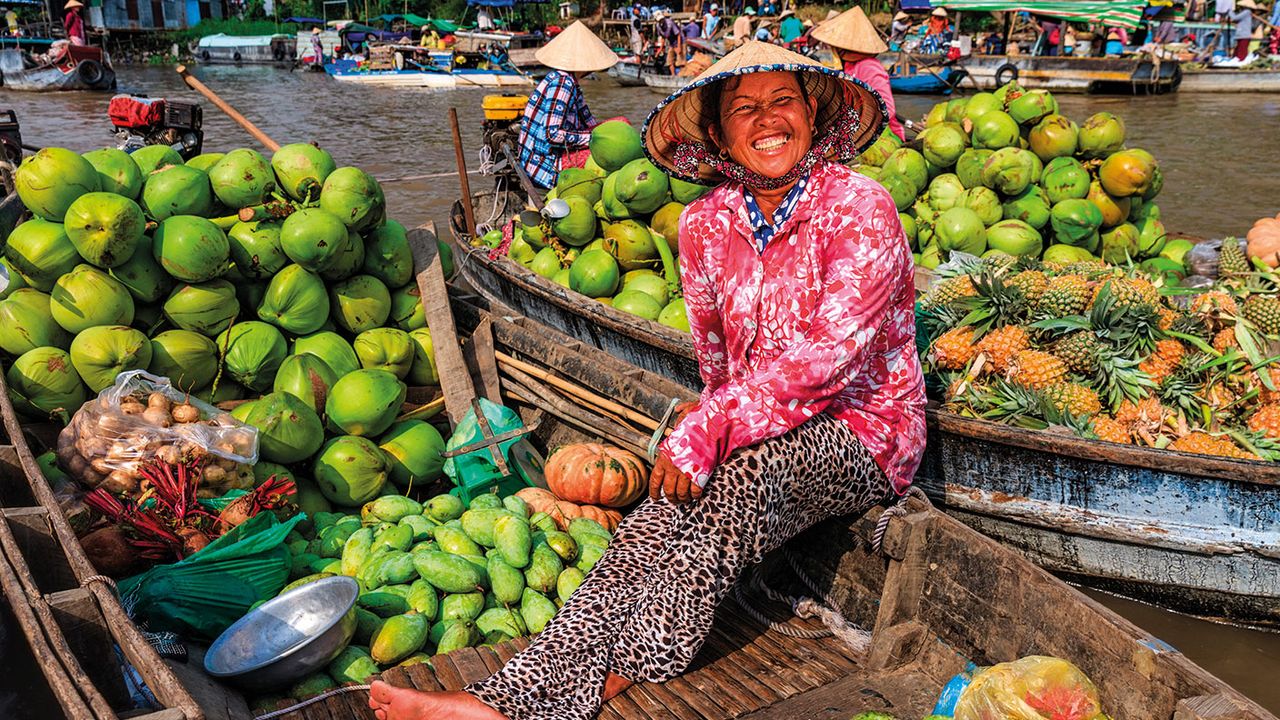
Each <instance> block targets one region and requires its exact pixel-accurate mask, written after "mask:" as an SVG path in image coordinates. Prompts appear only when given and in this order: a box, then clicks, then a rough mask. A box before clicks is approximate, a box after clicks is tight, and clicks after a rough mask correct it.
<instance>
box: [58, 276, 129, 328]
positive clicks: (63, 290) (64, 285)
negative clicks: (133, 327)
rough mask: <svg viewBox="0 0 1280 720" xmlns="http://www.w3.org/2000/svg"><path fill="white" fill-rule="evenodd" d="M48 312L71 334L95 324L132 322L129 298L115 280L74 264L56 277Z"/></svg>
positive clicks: (125, 323) (125, 290) (123, 288)
mask: <svg viewBox="0 0 1280 720" xmlns="http://www.w3.org/2000/svg"><path fill="white" fill-rule="evenodd" d="M49 309H50V312H52V313H53V319H54V321H56V322H57V323H58V324H59V325H61V326H62V328H63V329H64V330H66V331H67V332H69V333H72V334H75V333H78V332H82V331H84V330H86V329H88V328H91V327H93V326H95V325H128V324H129V323H131V322H133V296H132V295H130V294H129V289H128V288H126V287H125V286H124V284H123V283H121V282H120V281H119V280H116V279H115V278H113V277H111V276H110V275H108V274H107V273H105V272H103V271H102V270H100V269H98V268H96V267H93V266H92V265H77V266H76V267H75V269H73V270H72V271H71V272H69V273H67V274H66V275H63V276H62V277H60V278H58V282H57V283H55V284H54V286H53V292H51V293H50V303H49Z"/></svg>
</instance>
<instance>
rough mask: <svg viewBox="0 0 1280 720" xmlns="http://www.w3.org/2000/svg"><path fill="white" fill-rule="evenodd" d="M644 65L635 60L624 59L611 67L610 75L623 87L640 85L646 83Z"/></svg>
mask: <svg viewBox="0 0 1280 720" xmlns="http://www.w3.org/2000/svg"><path fill="white" fill-rule="evenodd" d="M642 73H644V67H643V66H642V65H641V64H640V63H638V62H635V61H634V60H623V61H622V62H620V63H618V64H617V65H614V66H613V67H611V68H609V70H608V75H609V77H611V78H613V79H614V80H615V81H616V82H617V83H618V84H619V85H621V86H623V87H639V86H642V85H644V78H643V77H641V75H642Z"/></svg>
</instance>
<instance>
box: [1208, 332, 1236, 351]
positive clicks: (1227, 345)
mask: <svg viewBox="0 0 1280 720" xmlns="http://www.w3.org/2000/svg"><path fill="white" fill-rule="evenodd" d="M1239 347H1240V343H1239V342H1238V341H1237V340H1236V329H1235V328H1233V327H1229V328H1223V329H1221V330H1219V331H1218V332H1217V333H1216V334H1215V335H1214V336H1213V349H1214V350H1217V351H1218V352H1220V353H1225V352H1226V351H1227V350H1230V349H1231V348H1239Z"/></svg>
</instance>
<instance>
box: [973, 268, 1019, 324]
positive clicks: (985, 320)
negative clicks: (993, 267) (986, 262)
mask: <svg viewBox="0 0 1280 720" xmlns="http://www.w3.org/2000/svg"><path fill="white" fill-rule="evenodd" d="M972 282H973V289H974V294H973V295H970V296H969V297H965V298H961V299H960V300H958V301H956V305H957V306H959V307H962V308H964V309H966V310H968V311H969V314H968V315H965V316H964V319H963V320H962V321H961V324H964V325H972V326H973V328H974V330H975V331H976V332H977V333H978V335H979V336H982V335H984V334H986V333H987V331H989V330H990V329H991V328H993V327H1000V326H1003V325H1016V324H1018V323H1020V322H1022V321H1023V320H1025V319H1026V310H1027V300H1026V297H1025V296H1024V295H1023V294H1022V290H1021V289H1020V288H1018V287H1017V286H1016V285H1007V284H1005V282H1004V280H1003V279H1001V278H999V277H997V276H995V275H993V274H991V273H989V272H984V273H982V274H980V275H975V276H973V281H972Z"/></svg>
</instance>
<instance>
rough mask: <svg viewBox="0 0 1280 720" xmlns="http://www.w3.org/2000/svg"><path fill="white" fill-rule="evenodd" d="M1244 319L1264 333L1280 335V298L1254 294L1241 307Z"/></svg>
mask: <svg viewBox="0 0 1280 720" xmlns="http://www.w3.org/2000/svg"><path fill="white" fill-rule="evenodd" d="M1240 312H1241V314H1243V316H1244V319H1245V320H1248V321H1249V322H1251V323H1253V325H1254V327H1256V328H1258V330H1259V331H1260V332H1261V333H1262V334H1264V335H1280V298H1277V297H1267V296H1265V295H1254V296H1253V297H1251V298H1249V299H1248V300H1245V301H1244V305H1243V306H1241V308H1240Z"/></svg>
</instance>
